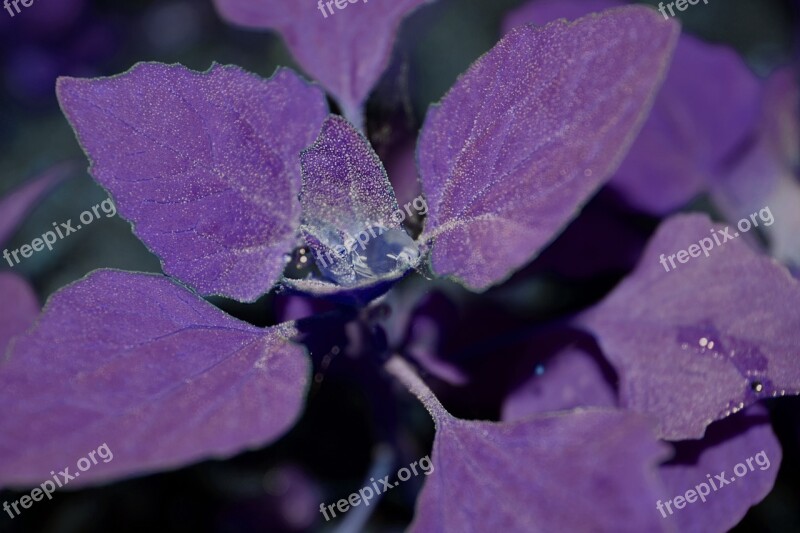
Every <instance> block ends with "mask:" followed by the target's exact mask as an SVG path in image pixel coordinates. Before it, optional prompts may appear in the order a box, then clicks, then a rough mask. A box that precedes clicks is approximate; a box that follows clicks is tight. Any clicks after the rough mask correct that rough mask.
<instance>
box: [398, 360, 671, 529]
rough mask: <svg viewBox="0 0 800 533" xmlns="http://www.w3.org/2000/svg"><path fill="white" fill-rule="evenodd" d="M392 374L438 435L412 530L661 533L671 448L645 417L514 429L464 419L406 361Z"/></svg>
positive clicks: (544, 421)
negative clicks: (661, 486)
mask: <svg viewBox="0 0 800 533" xmlns="http://www.w3.org/2000/svg"><path fill="white" fill-rule="evenodd" d="M387 370H389V372H390V373H392V374H393V375H395V376H396V377H398V378H400V379H401V381H403V382H404V384H405V385H406V386H407V387H409V389H411V390H412V392H414V394H416V395H417V396H418V397H419V398H420V400H421V401H422V402H423V403H424V404H425V406H426V407H427V408H428V411H429V412H430V413H431V415H432V416H433V418H434V421H435V423H436V428H437V431H436V439H435V441H434V444H433V454H432V462H433V467H434V469H433V471H432V472H431V473H430V475H429V476H428V478H427V479H426V480H425V486H424V488H423V490H422V493H421V494H420V496H419V499H418V501H417V509H416V513H415V516H414V521H413V523H412V525H411V527H410V531H412V532H420V533H423V532H424V533H427V532H431V531H437V532H440V533H444V532H450V531H452V532H458V533H463V532H473V531H582V530H585V529H586V527H587V524H591V525H592V526H593V528H594V529H596V530H598V531H657V530H659V525H660V523H659V521H660V520H662V519H661V517H660V516H657V514H655V513H654V512H653V509H652V505H653V503H654V502H655V500H654V499H653V498H654V497H655V495H656V494H657V488H658V485H657V479H656V471H655V465H656V464H657V462H658V460H659V459H660V458H661V457H663V455H664V453H663V452H664V451H665V450H664V449H663V447H662V446H661V445H660V444H659V443H658V442H657V441H656V440H655V438H654V437H653V435H652V433H651V431H650V428H649V426H648V425H647V424H646V423H644V422H643V420H642V419H641V418H640V417H638V416H636V415H633V414H631V413H625V412H622V411H606V410H598V411H576V412H572V413H569V414H562V415H550V416H540V417H535V418H529V419H527V420H524V421H519V422H513V423H502V422H500V423H497V422H476V421H466V420H460V419H457V418H454V417H453V416H451V415H450V414H449V413H447V411H445V410H444V408H443V407H442V405H441V404H440V403H439V402H438V400H437V399H436V398H435V397H434V396H433V395H432V394H431V393H430V390H427V387H426V386H425V385H424V384H423V383H422V382H421V381H419V378H416V377H415V376H414V377H412V376H411V374H410V372H413V371H410V370H409V369H408V367H407V363H405V362H403V361H402V360H399V359H393V360H391V361H390V362H389V363H388V366H387ZM575 502H580V503H581V505H576V503H575Z"/></svg>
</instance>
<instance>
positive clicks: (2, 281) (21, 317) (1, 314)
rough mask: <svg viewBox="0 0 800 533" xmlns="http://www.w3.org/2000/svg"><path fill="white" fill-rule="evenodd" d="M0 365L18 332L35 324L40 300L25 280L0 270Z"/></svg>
mask: <svg viewBox="0 0 800 533" xmlns="http://www.w3.org/2000/svg"><path fill="white" fill-rule="evenodd" d="M0 302H3V305H0V365H1V364H2V362H3V361H4V360H5V352H6V347H7V346H8V343H9V341H10V340H11V339H12V338H13V337H14V336H15V335H17V334H19V333H22V332H23V331H25V330H26V329H27V328H28V326H30V325H31V324H33V321H34V320H35V319H36V316H37V315H38V314H39V302H38V300H37V299H36V294H34V292H33V289H32V288H31V286H30V285H28V284H27V283H26V282H25V280H23V279H22V278H20V277H19V276H17V275H16V274H11V273H9V272H0Z"/></svg>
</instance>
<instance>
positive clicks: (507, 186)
mask: <svg viewBox="0 0 800 533" xmlns="http://www.w3.org/2000/svg"><path fill="white" fill-rule="evenodd" d="M660 17H661V16H660V15H659V14H658V13H656V12H654V11H652V10H650V9H649V8H643V7H626V8H621V9H617V10H612V11H608V12H606V13H604V14H602V15H598V16H593V17H587V18H584V19H581V20H579V21H577V22H575V23H572V24H567V23H565V22H556V23H552V24H549V25H547V26H545V27H543V28H534V27H532V26H526V27H521V28H517V29H516V30H514V31H512V32H511V33H510V34H509V35H507V36H506V37H505V38H504V39H503V40H502V41H501V42H500V43H499V44H498V45H497V46H495V48H494V49H492V50H491V51H490V52H489V53H487V54H486V55H485V56H483V57H482V58H481V59H480V60H478V61H477V62H476V63H475V64H474V65H473V66H472V67H471V68H470V69H469V71H468V72H467V74H466V75H465V76H464V77H462V78H461V79H460V80H459V81H458V83H457V84H456V85H455V87H454V88H453V89H452V90H451V91H450V93H448V95H447V96H446V97H445V99H444V100H443V102H442V103H441V104H440V105H438V106H435V107H433V108H432V109H431V110H430V111H429V113H428V117H427V119H426V122H425V126H424V128H423V132H422V135H421V138H420V143H419V154H418V158H419V163H420V169H421V170H420V174H421V179H422V183H423V190H424V192H425V194H426V196H427V199H428V202H429V205H430V213H429V214H428V221H427V227H426V229H425V235H424V237H423V238H425V239H428V240H432V241H433V242H434V244H433V251H432V267H433V270H434V271H435V272H436V273H437V274H439V275H442V276H450V277H453V278H456V279H458V280H460V281H462V282H463V283H465V284H466V285H467V286H469V287H471V288H473V289H478V290H482V289H485V288H487V287H488V286H490V285H492V284H495V283H498V282H500V281H503V280H504V279H506V278H507V277H508V276H509V275H510V274H511V273H512V272H513V271H514V270H515V269H517V268H519V267H520V266H522V265H524V264H525V263H527V262H528V261H530V259H531V258H532V257H533V256H535V255H536V254H537V253H538V252H539V251H540V250H541V248H542V247H543V246H545V245H546V244H547V243H548V242H549V241H550V240H551V239H552V238H553V237H554V235H555V234H556V233H557V232H558V231H560V230H561V229H563V227H564V226H565V225H566V224H567V223H568V222H569V221H570V219H571V218H573V217H574V216H575V215H576V213H577V210H578V208H579V207H580V206H581V205H582V204H583V203H584V202H585V201H586V200H587V199H588V198H589V196H591V195H592V194H593V193H594V192H595V191H596V190H597V188H598V187H599V186H601V185H602V184H603V183H604V181H605V180H606V179H607V178H608V177H609V176H610V174H611V173H612V172H613V171H614V170H616V168H617V166H618V164H619V162H620V160H621V158H622V157H623V156H624V154H625V152H626V151H627V149H628V147H629V146H630V143H631V142H632V141H633V139H634V138H635V135H636V134H637V133H638V128H639V126H640V124H641V123H642V121H643V120H644V118H645V114H646V113H647V111H648V110H649V106H650V104H651V102H652V98H653V96H654V93H655V91H656V90H657V88H658V86H659V83H660V81H661V79H662V77H663V75H664V72H665V70H666V66H667V63H668V61H669V58H670V56H671V53H672V48H673V44H674V42H675V40H676V39H677V34H678V26H677V25H676V24H675V23H672V22H664V21H663V20H662V19H661V18H660Z"/></svg>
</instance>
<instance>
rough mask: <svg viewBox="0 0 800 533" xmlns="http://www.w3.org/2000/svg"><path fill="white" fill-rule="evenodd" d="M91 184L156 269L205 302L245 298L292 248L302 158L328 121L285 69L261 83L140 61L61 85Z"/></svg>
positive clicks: (314, 91)
mask: <svg viewBox="0 0 800 533" xmlns="http://www.w3.org/2000/svg"><path fill="white" fill-rule="evenodd" d="M58 97H59V101H60V102H61V106H62V107H63V109H64V112H65V113H66V115H67V117H68V118H69V120H70V122H71V123H72V126H73V127H74V128H75V131H76V132H77V135H78V138H79V140H80V142H81V144H82V145H83V147H84V149H85V151H86V153H87V154H88V156H89V158H90V159H91V160H92V167H91V172H92V175H93V176H94V177H95V179H96V180H97V181H98V182H100V184H101V185H103V186H104V187H105V188H107V189H108V190H109V191H110V193H111V194H112V196H113V197H114V200H115V203H116V205H117V208H118V209H119V213H120V214H121V215H122V216H123V217H125V218H126V219H128V220H130V221H131V222H132V223H133V225H134V231H135V232H136V234H137V235H138V236H139V237H140V238H141V239H142V241H144V243H145V244H146V245H147V246H148V247H149V248H150V249H151V250H153V252H155V253H156V254H157V255H158V256H159V257H160V258H161V260H162V263H163V267H164V271H165V272H166V273H167V274H169V275H172V276H175V277H177V278H179V279H180V280H182V281H183V282H185V283H187V284H189V285H191V286H192V287H194V288H196V289H197V290H198V291H199V292H200V293H202V294H203V295H212V294H216V295H221V296H227V297H231V298H236V299H239V300H247V301H253V300H255V299H257V298H258V297H259V296H261V295H262V294H264V293H265V292H267V291H269V290H270V288H271V287H272V286H273V284H275V282H276V281H277V280H278V279H279V278H280V275H281V273H282V272H283V269H284V267H285V264H286V263H285V259H284V256H285V254H287V253H289V252H291V251H292V249H293V248H294V247H295V246H296V244H297V229H298V226H299V219H300V205H299V203H298V201H297V194H298V192H299V191H300V159H299V154H300V151H301V150H302V149H303V148H305V147H306V146H308V145H309V144H311V142H312V141H313V140H314V138H315V137H316V136H317V133H318V132H319V128H320V126H321V125H322V121H323V120H324V119H325V116H327V104H326V102H325V98H324V95H323V93H322V91H320V90H319V88H317V87H315V86H310V85H308V84H306V83H305V82H304V81H302V80H301V79H300V78H298V77H297V76H296V75H295V74H294V73H293V72H292V71H290V70H287V69H282V70H279V71H278V72H277V73H276V74H275V75H274V76H273V77H272V78H270V79H269V80H263V79H261V78H259V77H257V76H255V75H253V74H249V73H247V72H244V71H243V70H241V69H239V68H237V67H223V66H219V65H215V66H214V67H212V68H211V69H210V70H209V71H208V72H206V73H198V72H193V71H190V70H188V69H186V68H184V67H181V66H177V65H176V66H168V65H162V64H157V63H143V64H139V65H137V66H135V67H134V68H133V69H131V70H130V71H129V72H127V73H125V74H122V75H120V76H115V77H111V78H100V79H94V80H79V79H73V78H62V79H60V80H59V83H58Z"/></svg>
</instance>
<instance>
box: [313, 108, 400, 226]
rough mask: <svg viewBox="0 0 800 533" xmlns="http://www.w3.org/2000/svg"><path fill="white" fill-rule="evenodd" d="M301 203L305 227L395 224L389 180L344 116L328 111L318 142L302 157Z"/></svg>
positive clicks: (380, 164) (378, 162) (371, 152)
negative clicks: (330, 113)
mask: <svg viewBox="0 0 800 533" xmlns="http://www.w3.org/2000/svg"><path fill="white" fill-rule="evenodd" d="M300 163H301V168H302V173H303V187H302V190H301V192H300V204H301V206H302V210H303V215H302V222H303V224H304V225H305V226H310V227H311V228H312V229H313V228H318V227H331V228H335V229H337V230H340V231H342V232H347V233H350V234H351V235H355V234H357V233H359V232H360V231H361V230H363V229H364V227H365V226H368V225H370V224H378V223H380V224H385V225H387V226H389V225H391V226H397V225H398V223H396V222H393V221H392V219H391V217H392V213H394V212H395V211H396V210H397V200H396V199H395V197H394V191H393V190H392V185H391V184H390V183H389V178H388V176H387V175H386V171H385V170H384V168H383V164H382V163H381V161H380V159H379V158H378V156H377V154H375V152H374V151H373V150H372V147H371V146H370V145H369V141H367V139H366V138H364V136H363V135H361V134H360V133H359V132H358V131H357V130H356V129H355V128H354V127H353V126H352V125H351V124H350V123H349V122H347V121H346V120H345V119H343V118H341V117H337V116H333V115H331V116H330V117H329V118H328V119H327V120H326V121H325V123H324V125H323V127H322V131H321V132H320V134H319V138H318V139H317V141H316V142H315V143H314V144H313V145H312V146H311V147H309V148H307V149H306V150H304V151H303V152H302V154H301V156H300Z"/></svg>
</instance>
